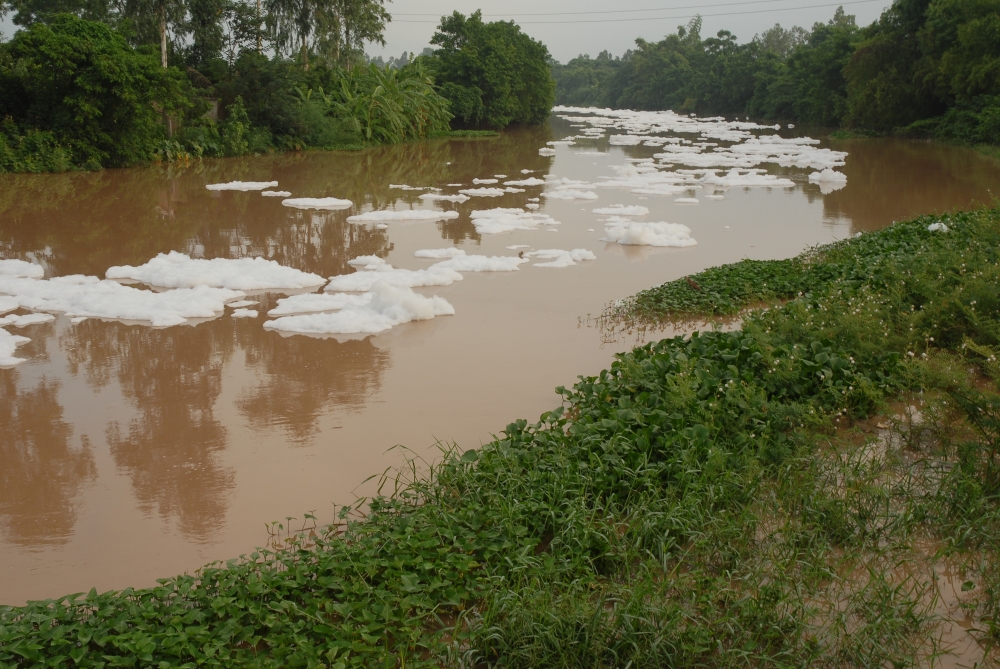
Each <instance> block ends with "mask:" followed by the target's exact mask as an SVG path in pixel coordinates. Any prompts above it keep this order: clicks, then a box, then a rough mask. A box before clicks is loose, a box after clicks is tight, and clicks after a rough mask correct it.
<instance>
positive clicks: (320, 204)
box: [281, 197, 354, 209]
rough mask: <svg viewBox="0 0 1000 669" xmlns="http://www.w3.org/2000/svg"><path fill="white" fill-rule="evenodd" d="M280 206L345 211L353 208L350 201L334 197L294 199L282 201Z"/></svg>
mask: <svg viewBox="0 0 1000 669" xmlns="http://www.w3.org/2000/svg"><path fill="white" fill-rule="evenodd" d="M281 204H283V205H285V206H286V207H294V208H296V209H347V208H348V207H353V206H354V203H353V202H351V201H350V200H338V199H337V198H335V197H295V198H289V199H287V200H282V201H281Z"/></svg>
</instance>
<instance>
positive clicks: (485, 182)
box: [472, 179, 498, 185]
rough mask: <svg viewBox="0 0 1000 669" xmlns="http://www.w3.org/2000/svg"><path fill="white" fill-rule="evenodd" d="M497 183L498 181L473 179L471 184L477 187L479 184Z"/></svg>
mask: <svg viewBox="0 0 1000 669" xmlns="http://www.w3.org/2000/svg"><path fill="white" fill-rule="evenodd" d="M497 181H498V180H497V179H473V180H472V183H474V184H476V185H479V184H495V183H496V182H497Z"/></svg>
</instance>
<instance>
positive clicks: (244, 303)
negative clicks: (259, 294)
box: [226, 300, 258, 309]
mask: <svg viewBox="0 0 1000 669" xmlns="http://www.w3.org/2000/svg"><path fill="white" fill-rule="evenodd" d="M257 303H258V302H257V300H237V301H236V302H230V303H228V304H227V305H226V306H227V307H230V308H232V309H242V308H243V307H251V306H253V305H255V304H257Z"/></svg>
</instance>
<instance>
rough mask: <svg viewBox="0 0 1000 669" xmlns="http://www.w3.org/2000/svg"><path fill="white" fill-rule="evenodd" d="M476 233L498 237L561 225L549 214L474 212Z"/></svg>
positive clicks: (508, 210) (513, 210)
mask: <svg viewBox="0 0 1000 669" xmlns="http://www.w3.org/2000/svg"><path fill="white" fill-rule="evenodd" d="M470 217H471V218H472V224H473V225H474V226H476V232H478V233H479V234H481V235H496V234H500V233H503V232H510V231H511V230H536V229H537V228H538V226H540V225H541V226H547V225H559V221H557V220H555V219H554V218H552V217H551V216H549V215H548V214H539V213H535V212H526V211H524V210H523V209H516V208H503V207H498V208H496V209H485V210H480V211H474V212H472V213H471V214H470Z"/></svg>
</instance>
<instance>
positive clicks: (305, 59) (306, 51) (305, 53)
mask: <svg viewBox="0 0 1000 669" xmlns="http://www.w3.org/2000/svg"><path fill="white" fill-rule="evenodd" d="M302 63H303V65H304V66H305V71H306V72H308V71H309V45H308V44H307V43H306V36H305V35H303V36H302Z"/></svg>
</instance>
